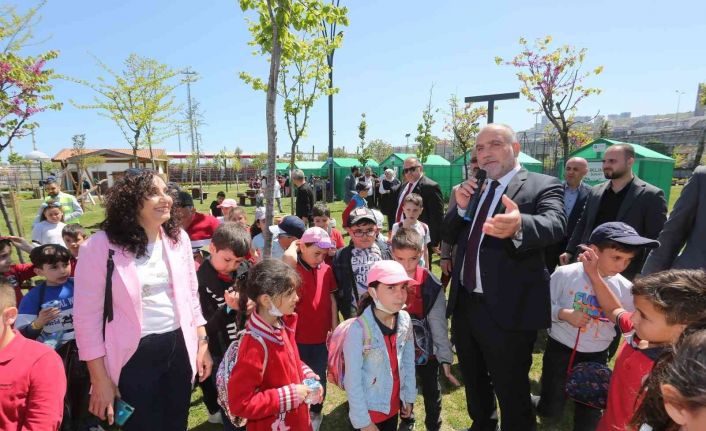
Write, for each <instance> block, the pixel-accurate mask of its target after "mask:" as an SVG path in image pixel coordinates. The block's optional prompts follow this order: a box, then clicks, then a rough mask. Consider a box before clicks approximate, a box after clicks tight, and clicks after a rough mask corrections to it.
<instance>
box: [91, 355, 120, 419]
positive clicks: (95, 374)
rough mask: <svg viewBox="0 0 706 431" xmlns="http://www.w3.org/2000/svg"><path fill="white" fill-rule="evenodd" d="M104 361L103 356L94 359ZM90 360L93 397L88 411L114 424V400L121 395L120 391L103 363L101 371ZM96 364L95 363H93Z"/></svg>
mask: <svg viewBox="0 0 706 431" xmlns="http://www.w3.org/2000/svg"><path fill="white" fill-rule="evenodd" d="M95 361H103V358H99V359H95V360H94V361H90V362H95ZM90 362H89V367H88V369H89V372H91V386H92V387H91V398H90V401H89V404H88V411H89V412H91V413H92V414H94V415H96V416H97V417H98V418H100V419H101V420H107V421H108V425H113V421H114V420H115V414H114V411H113V402H114V401H115V398H116V397H120V391H119V390H118V388H117V386H115V384H114V383H113V381H112V380H110V377H108V375H107V373H106V371H105V368H104V367H103V365H102V364H101V365H100V369H101V370H100V371H99V370H97V368H96V367H95V366H93V367H92V366H91V364H90ZM93 365H95V363H94V364H93Z"/></svg>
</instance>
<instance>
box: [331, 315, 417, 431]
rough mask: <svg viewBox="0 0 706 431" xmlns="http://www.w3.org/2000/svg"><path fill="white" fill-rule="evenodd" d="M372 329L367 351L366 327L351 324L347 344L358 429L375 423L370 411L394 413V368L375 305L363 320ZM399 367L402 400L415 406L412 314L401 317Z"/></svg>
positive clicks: (353, 416) (353, 412)
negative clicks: (374, 312)
mask: <svg viewBox="0 0 706 431" xmlns="http://www.w3.org/2000/svg"><path fill="white" fill-rule="evenodd" d="M360 319H361V322H360V323H363V324H367V325H368V327H369V328H370V332H371V335H370V337H371V339H370V348H369V350H367V351H363V334H364V333H363V331H364V329H363V325H358V324H355V325H351V327H350V329H349V331H348V334H347V336H346V339H345V341H344V342H343V356H344V360H345V363H346V373H345V376H344V378H343V382H344V385H345V387H346V394H347V395H348V403H349V405H350V409H349V410H350V411H349V416H350V420H351V424H352V425H353V427H354V428H363V427H364V426H366V425H369V424H370V423H371V422H372V420H371V419H370V415H369V414H368V410H374V411H378V412H382V413H388V412H389V411H390V397H391V395H392V393H391V392H392V369H391V367H390V358H389V357H388V354H387V347H386V345H385V340H384V337H383V335H382V332H381V331H380V328H379V327H378V325H377V323H376V322H375V317H374V316H373V309H372V306H370V307H368V308H366V309H365V311H364V312H363V314H362V315H361V317H360ZM397 364H398V367H399V373H400V400H401V401H402V402H404V403H406V404H413V403H414V401H415V399H416V397H417V384H416V380H415V376H414V372H415V371H414V340H413V333H412V327H411V324H410V318H409V314H407V312H406V311H400V312H399V313H398V315H397Z"/></svg>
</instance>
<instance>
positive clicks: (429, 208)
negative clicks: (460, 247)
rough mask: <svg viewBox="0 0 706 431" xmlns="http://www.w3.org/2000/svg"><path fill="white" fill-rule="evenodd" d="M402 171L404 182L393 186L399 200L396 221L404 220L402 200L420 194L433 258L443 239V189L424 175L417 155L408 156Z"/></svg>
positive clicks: (421, 216) (396, 208)
mask: <svg viewBox="0 0 706 431" xmlns="http://www.w3.org/2000/svg"><path fill="white" fill-rule="evenodd" d="M402 173H403V175H404V180H405V181H404V183H402V184H401V185H398V186H394V187H393V188H392V190H393V191H394V192H395V196H396V202H397V205H396V206H395V223H397V222H401V221H402V220H404V213H403V212H402V201H404V198H405V197H406V196H407V195H408V194H410V193H416V194H418V195H420V196H421V197H422V201H423V202H424V210H423V211H422V214H421V215H420V216H419V221H421V222H424V223H426V224H427V226H429V235H430V236H431V242H430V243H429V256H430V257H429V258H430V259H431V254H432V252H433V251H434V249H436V248H437V247H438V246H439V243H440V241H441V224H442V222H443V220H444V198H443V196H442V195H441V189H440V188H439V184H437V183H436V181H434V180H432V179H430V178H429V177H427V176H426V175H424V167H423V166H422V163H421V162H420V161H419V159H417V158H416V157H408V158H407V159H406V160H405V161H404V165H403V166H402Z"/></svg>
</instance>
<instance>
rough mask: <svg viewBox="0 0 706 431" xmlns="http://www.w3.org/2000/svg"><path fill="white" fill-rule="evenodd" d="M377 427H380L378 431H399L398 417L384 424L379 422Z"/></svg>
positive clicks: (387, 420) (385, 421)
mask: <svg viewBox="0 0 706 431" xmlns="http://www.w3.org/2000/svg"><path fill="white" fill-rule="evenodd" d="M375 426H377V427H378V431H397V415H394V416H393V417H391V418H390V419H386V420H384V421H382V422H377V423H375Z"/></svg>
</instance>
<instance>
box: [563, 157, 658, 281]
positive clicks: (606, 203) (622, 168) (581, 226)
mask: <svg viewBox="0 0 706 431" xmlns="http://www.w3.org/2000/svg"><path fill="white" fill-rule="evenodd" d="M634 163H635V149H634V148H633V147H632V145H630V144H615V145H612V146H610V147H609V148H608V149H607V150H606V152H605V155H604V156H603V175H605V177H606V179H608V180H609V181H606V182H605V183H603V184H598V185H596V186H594V187H593V188H592V189H591V192H590V193H589V195H588V198H587V199H586V205H585V206H584V209H583V213H582V214H581V218H580V219H579V222H578V224H577V225H576V228H575V229H574V232H573V233H572V235H571V239H570V240H569V243H568V245H567V246H566V252H565V253H564V254H562V255H561V256H560V257H559V260H560V262H561V264H562V265H565V264H567V263H569V262H570V261H572V260H573V259H574V258H575V257H576V256H577V255H578V250H577V249H578V246H579V244H585V243H586V242H587V241H588V238H589V237H590V236H591V232H593V229H595V228H596V227H597V226H599V225H601V224H603V223H606V222H609V221H621V222H623V223H626V224H629V225H630V226H632V227H633V228H634V229H635V230H636V231H637V233H638V234H640V236H643V237H646V238H650V239H657V236H658V235H659V233H660V232H661V231H662V227H663V226H664V222H665V220H666V219H667V201H666V200H665V199H664V192H663V191H662V190H661V189H659V188H657V187H655V186H653V185H651V184H648V183H646V182H644V181H642V180H641V179H640V178H638V177H637V176H636V175H634V174H633V173H632V166H633V164H634ZM644 261H645V256H644V255H642V254H640V255H637V256H635V258H634V259H633V261H632V262H631V263H630V265H629V266H628V268H627V269H626V270H625V271H623V272H622V275H623V276H624V277H625V278H627V279H629V280H632V279H633V278H634V277H635V275H636V274H638V273H639V272H640V269H641V268H642V265H643V263H644Z"/></svg>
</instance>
